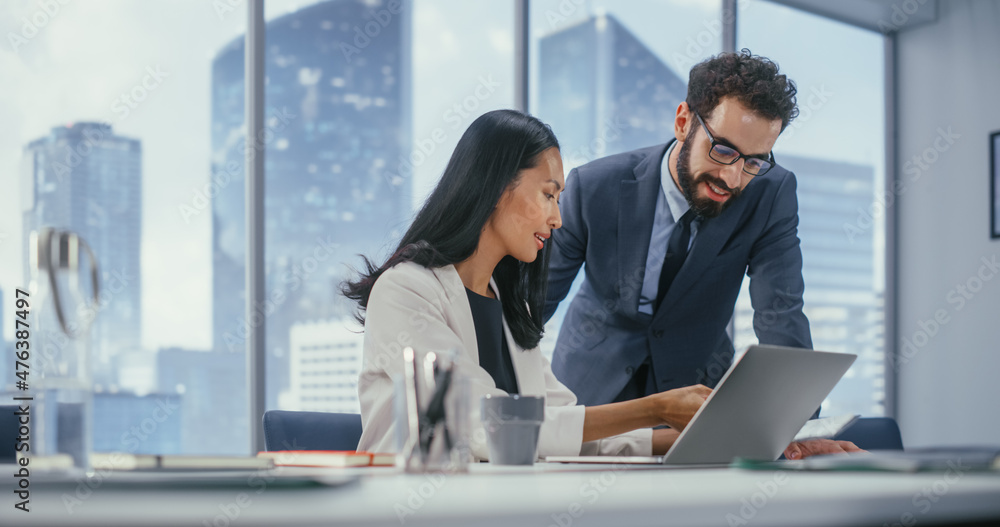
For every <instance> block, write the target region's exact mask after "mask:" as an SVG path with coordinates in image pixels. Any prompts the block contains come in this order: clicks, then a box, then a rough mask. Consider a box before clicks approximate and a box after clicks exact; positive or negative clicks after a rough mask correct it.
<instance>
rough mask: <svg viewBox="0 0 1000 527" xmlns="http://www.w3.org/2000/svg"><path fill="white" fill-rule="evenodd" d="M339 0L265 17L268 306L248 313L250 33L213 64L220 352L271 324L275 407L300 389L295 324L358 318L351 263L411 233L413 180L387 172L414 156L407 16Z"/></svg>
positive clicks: (237, 347)
mask: <svg viewBox="0 0 1000 527" xmlns="http://www.w3.org/2000/svg"><path fill="white" fill-rule="evenodd" d="M394 6H398V3H396V2H389V3H387V2H381V1H370V0H369V1H361V0H332V1H328V2H322V3H319V4H316V5H313V6H310V7H307V8H305V9H302V10H299V11H296V12H294V13H291V14H288V15H285V16H282V17H280V18H277V19H275V20H272V21H270V22H268V23H267V50H266V57H265V64H266V66H265V68H266V69H265V71H266V75H267V87H266V90H267V93H266V110H265V114H266V123H265V124H266V127H267V130H268V131H267V133H266V134H265V135H264V136H263V137H261V138H260V141H259V144H260V145H262V146H263V147H264V148H266V160H265V162H266V166H265V172H266V173H265V180H266V181H265V195H266V198H265V204H264V214H265V234H264V236H265V256H264V257H265V267H266V271H265V273H266V290H267V296H268V299H269V302H268V303H267V305H264V306H257V309H258V311H259V312H260V316H259V317H255V318H254V319H251V320H249V321H248V320H247V319H246V315H245V313H244V311H245V307H244V306H245V302H246V296H245V286H244V282H245V273H244V269H245V261H246V258H245V254H244V248H245V245H246V241H245V240H246V229H245V220H244V211H245V208H244V177H243V174H244V172H243V171H244V168H243V167H244V148H243V143H244V134H243V132H242V126H243V107H244V88H243V83H244V71H243V69H244V64H243V46H244V43H243V39H242V38H240V39H237V40H234V41H233V42H232V43H231V44H229V45H228V46H226V47H225V48H224V49H222V50H221V51H220V52H219V54H218V56H217V57H216V59H215V60H214V62H213V67H212V174H213V178H214V179H216V180H218V181H220V182H221V181H228V183H226V184H224V185H221V184H220V185H219V187H220V189H219V191H218V192H216V193H215V195H214V197H213V201H212V232H213V238H212V258H213V275H214V276H213V289H214V304H213V322H212V324H213V347H214V349H215V350H219V351H229V352H242V351H243V350H244V349H245V346H246V335H247V330H248V329H249V325H250V324H255V323H258V324H259V323H266V336H267V352H268V359H267V365H266V367H267V371H268V373H267V376H268V390H267V398H268V406H269V407H272V408H273V407H275V406H276V402H277V396H278V393H279V392H280V391H281V390H282V389H285V388H286V387H287V386H288V384H289V374H290V373H289V358H288V350H289V330H290V328H291V326H292V324H294V323H295V322H297V321H303V320H315V319H321V318H331V317H337V316H341V315H344V314H346V313H347V312H348V311H349V310H350V308H351V307H352V306H350V305H349V304H348V303H347V302H346V301H344V299H342V298H340V297H339V295H338V294H337V285H338V284H339V282H340V281H341V280H343V278H345V277H346V275H345V273H346V271H347V269H346V267H345V266H344V265H343V264H342V262H344V261H352V263H355V264H357V263H358V260H357V259H356V258H355V257H354V255H356V254H358V253H364V254H377V253H381V252H384V250H385V247H383V246H382V243H383V241H384V240H386V239H390V240H391V239H393V238H396V237H398V236H399V235H401V234H402V229H403V228H404V227H405V224H406V222H407V220H408V217H409V212H410V182H409V180H407V179H403V178H388V177H386V176H385V174H386V173H387V172H388V167H390V166H395V165H396V164H398V162H399V159H400V158H401V157H402V156H403V155H405V154H408V152H409V150H408V148H409V133H410V126H409V102H408V101H409V97H410V90H409V86H408V82H409V81H408V79H409V74H408V68H409V57H408V55H407V52H406V50H408V49H409V46H408V40H409V27H408V21H407V19H406V17H407V16H408V14H407V13H408V10H406V9H403V10H401V11H400V10H398V9H397V10H396V11H395V12H393V11H390V8H394Z"/></svg>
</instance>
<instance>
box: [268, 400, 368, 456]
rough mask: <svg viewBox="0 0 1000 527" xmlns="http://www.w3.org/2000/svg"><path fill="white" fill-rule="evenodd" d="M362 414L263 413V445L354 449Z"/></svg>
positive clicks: (358, 438) (310, 448) (275, 448)
mask: <svg viewBox="0 0 1000 527" xmlns="http://www.w3.org/2000/svg"><path fill="white" fill-rule="evenodd" d="M359 441H361V415H359V414H336V413H328V412H291V411H287V410H269V411H267V412H264V447H265V448H267V450H268V451H269V452H272V451H275V450H355V449H357V448H358V442H359Z"/></svg>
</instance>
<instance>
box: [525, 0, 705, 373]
mask: <svg viewBox="0 0 1000 527" xmlns="http://www.w3.org/2000/svg"><path fill="white" fill-rule="evenodd" d="M530 5H531V13H530V24H529V26H530V28H529V31H530V35H531V49H530V54H531V61H530V62H531V85H530V87H529V90H530V95H531V96H530V109H531V112H532V113H534V114H535V115H537V116H538V117H539V118H540V119H541V120H542V121H544V122H546V123H548V124H549V125H550V126H552V129H553V131H554V132H555V134H556V137H557V138H558V139H559V143H560V146H561V150H562V157H563V168H564V169H565V170H566V172H567V173H568V172H569V171H570V170H571V169H573V168H575V167H577V166H579V165H582V164H584V163H587V162H588V161H591V160H594V159H597V158H600V157H604V156H607V155H611V154H615V153H618V152H625V151H628V150H632V149H636V148H641V147H644V146H651V145H654V144H658V143H665V142H667V141H669V140H670V139H672V138H673V119H674V115H675V113H676V110H677V105H678V104H680V102H681V101H683V100H684V99H685V97H686V96H687V78H688V72H689V71H690V69H691V67H692V66H694V65H695V64H697V63H698V62H701V61H702V60H704V59H706V58H708V57H709V56H711V55H714V54H716V53H719V52H720V51H722V32H723V16H722V3H721V2H711V1H709V2H687V1H682V0H671V1H666V2H664V1H657V2H652V1H644V2H629V3H621V2H608V1H594V2H587V3H583V2H579V1H575V2H568V1H558V0H536V1H532V2H531V3H530ZM665 21H669V23H666V22H665ZM582 281H583V273H581V274H580V275H579V276H578V277H577V281H576V282H575V283H574V284H573V287H572V288H571V289H570V291H569V293H568V295H567V297H566V298H567V300H565V301H563V303H562V304H560V307H559V309H558V310H556V312H555V314H554V315H553V316H552V318H551V319H550V320H549V322H548V324H546V328H545V338H544V339H543V340H542V343H541V346H542V351H543V353H545V354H546V356H548V357H551V356H552V351H553V349H554V348H555V342H556V337H557V336H558V334H559V327H560V325H561V323H562V319H563V317H564V316H565V311H566V309H567V306H568V305H569V299H571V298H572V297H573V296H574V295H575V294H576V291H577V289H578V288H579V285H580V284H581V283H582Z"/></svg>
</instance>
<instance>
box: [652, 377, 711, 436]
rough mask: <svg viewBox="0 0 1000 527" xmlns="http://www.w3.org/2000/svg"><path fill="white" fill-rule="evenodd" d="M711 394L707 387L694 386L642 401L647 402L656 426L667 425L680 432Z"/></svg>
mask: <svg viewBox="0 0 1000 527" xmlns="http://www.w3.org/2000/svg"><path fill="white" fill-rule="evenodd" d="M711 393H712V389H711V388H709V387H708V386H705V385H703V384H696V385H694V386H685V387H683V388H676V389H673V390H667V391H665V392H660V393H654V394H653V395H647V396H646V397H644V398H643V399H644V400H646V401H648V402H649V404H650V406H651V413H652V417H653V419H654V420H655V421H656V424H657V425H661V424H662V425H667V426H669V427H670V428H674V429H676V430H678V431H680V430H684V427H685V426H687V424H688V423H689V422H690V421H691V418H692V417H694V414H695V413H696V412H697V411H698V409H699V408H701V405H703V404H705V399H707V398H708V396H709V394H711Z"/></svg>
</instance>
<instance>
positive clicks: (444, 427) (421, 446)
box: [393, 348, 472, 473]
mask: <svg viewBox="0 0 1000 527" xmlns="http://www.w3.org/2000/svg"><path fill="white" fill-rule="evenodd" d="M454 356H455V354H454V352H443V353H442V352H424V353H419V352H416V351H414V350H413V349H412V348H406V349H404V350H403V362H404V367H403V370H404V371H403V375H402V376H400V377H398V378H396V379H395V381H394V392H395V393H394V400H393V404H394V414H395V429H396V452H398V453H399V454H398V455H399V459H398V461H397V464H399V465H402V466H403V467H404V468H405V470H406V471H407V472H415V473H422V472H466V471H468V465H469V462H470V461H471V460H472V453H471V447H470V438H471V427H470V424H469V422H470V419H469V415H470V406H471V405H470V403H469V397H470V395H469V394H470V386H469V382H468V379H467V378H466V377H464V376H463V375H461V372H460V371H459V370H458V369H457V367H456V365H455V362H454V360H453V359H454Z"/></svg>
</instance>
